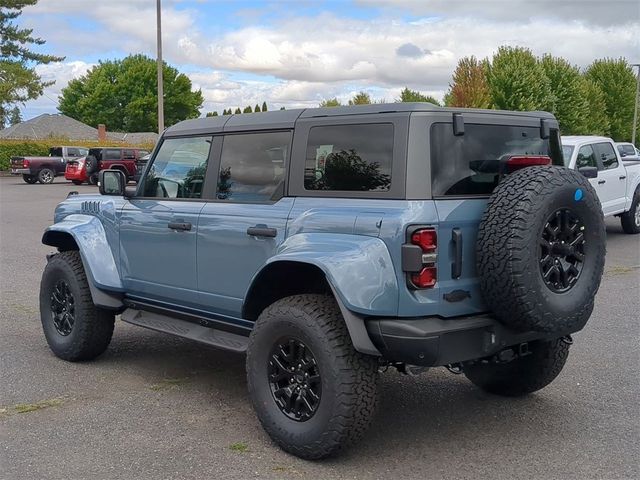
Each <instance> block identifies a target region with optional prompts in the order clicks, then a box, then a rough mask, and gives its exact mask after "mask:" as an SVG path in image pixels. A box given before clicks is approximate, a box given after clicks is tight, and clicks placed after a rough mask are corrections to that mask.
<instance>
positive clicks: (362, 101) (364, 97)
mask: <svg viewBox="0 0 640 480" xmlns="http://www.w3.org/2000/svg"><path fill="white" fill-rule="evenodd" d="M370 103H371V97H370V96H369V94H368V93H367V92H358V93H357V94H356V95H355V96H354V97H353V98H352V99H351V100H349V105H369V104H370Z"/></svg>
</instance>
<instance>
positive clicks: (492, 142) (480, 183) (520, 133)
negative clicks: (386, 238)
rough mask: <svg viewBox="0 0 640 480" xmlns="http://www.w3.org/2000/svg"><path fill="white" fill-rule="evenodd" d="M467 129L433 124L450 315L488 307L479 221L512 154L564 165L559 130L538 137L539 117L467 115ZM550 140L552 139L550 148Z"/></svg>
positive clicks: (442, 273)
mask: <svg viewBox="0 0 640 480" xmlns="http://www.w3.org/2000/svg"><path fill="white" fill-rule="evenodd" d="M464 117H465V118H464V132H463V133H462V134H460V132H458V134H457V135H456V132H454V129H453V124H452V123H451V122H436V123H434V124H432V125H431V127H430V138H431V147H430V148H431V184H432V195H433V198H434V201H435V206H436V210H437V212H438V219H439V221H438V286H439V288H440V294H441V295H440V297H441V299H442V300H441V302H440V306H441V307H440V311H441V312H442V313H443V314H444V315H446V316H455V315H461V314H469V313H472V312H474V311H475V312H481V311H484V310H485V308H486V307H485V305H484V302H483V300H482V295H481V293H480V288H479V281H478V277H477V274H476V267H475V265H476V241H477V234H478V225H479V223H480V219H481V217H482V215H483V213H484V210H485V208H486V204H487V200H488V198H489V196H490V195H491V193H492V192H493V190H494V188H495V187H496V186H497V185H498V182H499V181H500V178H501V169H502V168H503V167H502V166H501V164H502V162H503V161H504V160H505V159H506V158H508V157H509V156H511V155H547V156H550V157H552V158H553V157H557V158H556V160H555V162H554V163H557V164H561V163H562V155H561V153H560V146H559V142H558V135H557V130H555V129H552V130H551V132H552V136H551V139H542V138H541V137H540V120H539V119H537V118H533V117H531V118H527V117H514V118H511V119H504V118H501V117H497V116H490V117H482V116H471V115H465V116H464ZM551 142H554V144H555V145H554V147H553V148H552V146H551Z"/></svg>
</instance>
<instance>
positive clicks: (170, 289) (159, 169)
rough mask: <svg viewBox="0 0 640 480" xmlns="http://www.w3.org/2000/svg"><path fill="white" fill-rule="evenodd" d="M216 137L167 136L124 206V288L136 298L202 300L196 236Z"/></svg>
mask: <svg viewBox="0 0 640 480" xmlns="http://www.w3.org/2000/svg"><path fill="white" fill-rule="evenodd" d="M212 143H213V137H212V136H211V135H202V136H193V137H179V138H165V139H164V140H163V142H162V145H161V146H160V148H159V150H158V152H157V154H156V155H155V158H154V159H153V164H152V165H151V167H150V168H149V170H148V172H147V174H146V176H145V178H144V179H143V181H142V184H141V185H140V186H139V188H138V196H136V197H134V198H132V199H130V200H129V202H127V203H126V204H125V206H124V207H123V210H122V216H121V224H120V259H121V272H122V278H123V283H124V287H125V289H126V291H127V292H128V293H130V294H131V296H133V297H136V298H137V299H138V300H147V301H150V302H161V303H162V304H163V306H169V307H170V306H171V305H176V306H180V307H197V306H198V292H197V274H196V238H197V233H198V216H199V214H200V211H201V210H202V207H203V205H204V198H206V197H207V196H210V195H207V192H208V190H206V185H205V172H206V169H207V165H208V163H209V157H210V154H211V151H212V147H211V145H212ZM166 304H169V305H166Z"/></svg>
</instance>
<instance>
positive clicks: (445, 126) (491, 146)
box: [431, 123, 563, 196]
mask: <svg viewBox="0 0 640 480" xmlns="http://www.w3.org/2000/svg"><path fill="white" fill-rule="evenodd" d="M551 133H552V135H551V138H550V139H542V138H540V128H536V127H515V126H506V125H482V124H468V123H466V124H465V133H464V135H459V136H456V135H454V134H453V127H452V124H451V123H434V124H433V125H432V126H431V178H432V192H433V195H434V196H446V195H489V194H490V193H491V192H492V191H493V189H494V188H495V187H496V186H497V185H498V182H499V181H500V172H501V170H502V168H501V163H502V162H503V161H504V160H505V159H506V158H508V157H509V156H510V155H548V156H550V157H551V158H552V159H553V163H554V164H562V163H563V162H562V153H561V150H560V146H559V142H558V135H557V131H556V130H552V131H551ZM551 143H553V145H552V144H551Z"/></svg>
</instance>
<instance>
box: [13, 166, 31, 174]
mask: <svg viewBox="0 0 640 480" xmlns="http://www.w3.org/2000/svg"><path fill="white" fill-rule="evenodd" d="M11 175H31V169H29V168H12V169H11Z"/></svg>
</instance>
